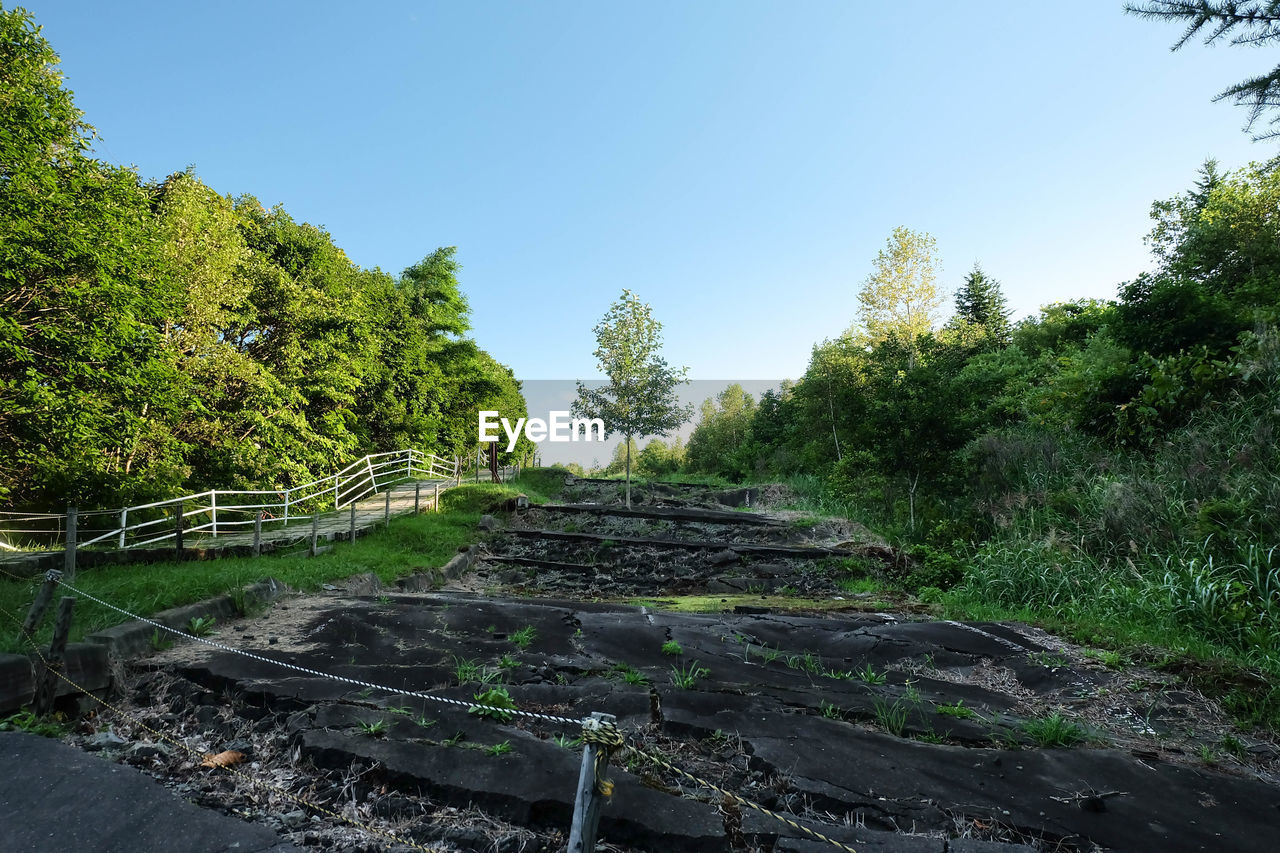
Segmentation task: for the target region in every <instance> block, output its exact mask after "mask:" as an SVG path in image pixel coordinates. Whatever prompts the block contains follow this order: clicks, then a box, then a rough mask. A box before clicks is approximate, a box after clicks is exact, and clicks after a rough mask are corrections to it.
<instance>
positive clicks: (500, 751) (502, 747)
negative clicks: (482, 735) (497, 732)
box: [485, 740, 514, 758]
mask: <svg viewBox="0 0 1280 853" xmlns="http://www.w3.org/2000/svg"><path fill="white" fill-rule="evenodd" d="M513 749H514V747H512V746H511V741H509V740H504V741H503V742H502V743H495V744H494V745H493V746H490V747H486V748H485V753H486V754H487V755H489V756H491V757H493V758H497V757H498V756H500V755H507V754H508V753H510V752H511V751H512V750H513Z"/></svg>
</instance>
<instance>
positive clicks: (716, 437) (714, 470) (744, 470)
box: [685, 383, 756, 478]
mask: <svg viewBox="0 0 1280 853" xmlns="http://www.w3.org/2000/svg"><path fill="white" fill-rule="evenodd" d="M755 411H756V404H755V400H754V399H752V397H751V395H750V394H748V393H746V392H745V391H743V389H742V386H741V385H739V384H737V383H734V384H732V385H730V386H728V387H727V388H725V389H724V390H723V391H721V392H720V394H719V395H718V396H717V397H716V399H715V400H712V399H710V398H708V399H706V400H704V401H703V403H702V409H701V414H700V419H699V421H698V424H697V426H696V427H694V430H693V433H692V434H691V435H690V436H689V445H688V448H687V449H686V451H685V464H686V466H687V467H688V468H689V470H690V471H693V472H697V473H703V474H716V475H720V476H723V477H729V478H741V477H744V476H746V475H747V474H748V473H749V472H750V470H751V467H752V455H753V447H752V446H751V444H750V441H751V421H752V419H753V418H754V416H755Z"/></svg>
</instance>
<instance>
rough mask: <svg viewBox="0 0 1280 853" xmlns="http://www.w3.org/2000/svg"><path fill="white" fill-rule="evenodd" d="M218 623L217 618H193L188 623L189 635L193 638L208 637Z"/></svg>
mask: <svg viewBox="0 0 1280 853" xmlns="http://www.w3.org/2000/svg"><path fill="white" fill-rule="evenodd" d="M217 621H218V619H217V617H215V616H192V617H191V621H190V622H188V623H187V633H189V634H190V635H191V636H193V637H207V636H209V635H210V634H212V633H213V625H214V623H215V622H217Z"/></svg>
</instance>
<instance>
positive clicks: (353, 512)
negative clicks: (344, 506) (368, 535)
mask: <svg viewBox="0 0 1280 853" xmlns="http://www.w3.org/2000/svg"><path fill="white" fill-rule="evenodd" d="M347 541H348V542H354V541H356V502H355V501H352V502H351V532H350V533H349V534H348V535H347Z"/></svg>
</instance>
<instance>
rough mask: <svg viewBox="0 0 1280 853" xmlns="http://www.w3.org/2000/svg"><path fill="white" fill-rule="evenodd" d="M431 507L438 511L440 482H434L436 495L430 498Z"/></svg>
mask: <svg viewBox="0 0 1280 853" xmlns="http://www.w3.org/2000/svg"><path fill="white" fill-rule="evenodd" d="M431 508H432V509H433V510H435V511H436V512H439V511H440V484H439V483H436V495H435V497H434V498H432V499H431Z"/></svg>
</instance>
